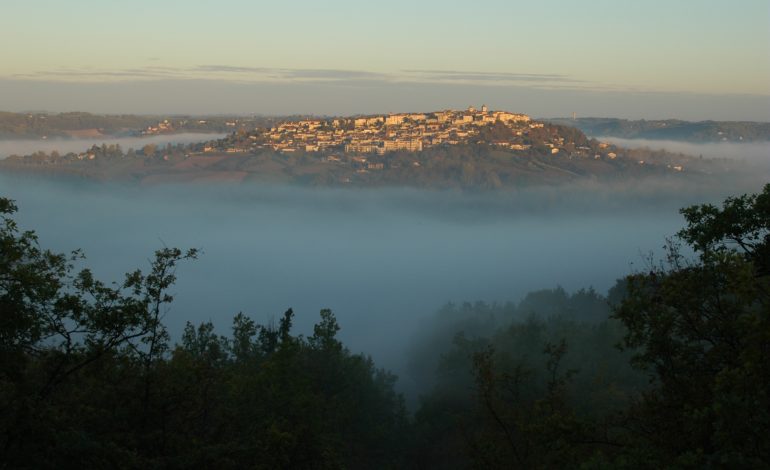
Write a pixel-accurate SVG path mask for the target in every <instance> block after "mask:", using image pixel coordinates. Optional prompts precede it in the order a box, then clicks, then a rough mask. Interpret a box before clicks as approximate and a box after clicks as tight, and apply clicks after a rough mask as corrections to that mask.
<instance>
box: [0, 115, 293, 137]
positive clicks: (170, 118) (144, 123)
mask: <svg viewBox="0 0 770 470" xmlns="http://www.w3.org/2000/svg"><path fill="white" fill-rule="evenodd" d="M277 119H278V118H268V117H259V116H256V117H243V116H179V115H146V116H145V115H141V116H140V115H134V114H120V115H118V114H91V113H84V112H70V113H42V112H35V113H9V112H0V139H52V138H59V139H60V138H99V137H125V136H140V135H158V134H173V133H180V132H204V133H221V132H232V131H235V130H237V129H241V128H249V129H253V128H254V127H255V126H264V125H269V124H270V123H271V122H273V121H275V120H277Z"/></svg>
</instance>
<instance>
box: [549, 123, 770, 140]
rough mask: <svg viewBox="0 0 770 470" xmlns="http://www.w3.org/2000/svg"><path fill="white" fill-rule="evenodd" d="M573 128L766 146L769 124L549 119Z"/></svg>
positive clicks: (627, 135) (595, 133)
mask: <svg viewBox="0 0 770 470" xmlns="http://www.w3.org/2000/svg"><path fill="white" fill-rule="evenodd" d="M548 121H549V122H552V123H555V124H562V125H564V126H573V127H576V128H578V129H580V130H581V131H583V132H585V133H586V134H588V135H591V136H602V137H622V138H625V139H658V140H684V141H689V142H722V141H729V142H766V141H768V140H770V123H767V122H749V121H698V122H691V121H681V120H678V119H665V120H644V119H641V120H628V119H617V118H578V119H574V120H573V119H567V118H561V119H549V120H548Z"/></svg>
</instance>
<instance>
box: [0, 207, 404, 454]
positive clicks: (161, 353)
mask: <svg viewBox="0 0 770 470" xmlns="http://www.w3.org/2000/svg"><path fill="white" fill-rule="evenodd" d="M15 210H16V206H15V205H14V204H13V202H11V201H9V200H6V199H0V211H1V212H2V214H3V219H2V221H3V225H2V227H0V311H1V312H2V316H0V322H1V323H0V347H1V348H2V354H1V355H0V360H1V361H2V364H1V365H2V367H1V368H0V446H2V449H3V451H2V455H3V464H4V466H7V467H13V468H16V467H33V468H54V467H61V466H73V467H75V466H77V467H87V468H107V467H109V468H116V467H117V468H139V467H141V468H145V467H212V466H214V467H217V468H227V467H230V468H243V467H254V468H286V467H291V468H340V467H355V468H370V467H377V468H387V467H398V466H400V465H398V462H399V461H398V458H399V456H401V455H403V452H402V451H401V450H400V446H402V442H403V439H404V437H405V436H406V433H405V432H404V428H405V425H406V415H405V410H404V406H403V400H402V398H401V396H400V395H398V394H397V393H395V391H394V389H393V385H394V383H395V376H393V375H391V374H389V373H388V372H386V371H383V370H379V369H376V368H375V367H374V364H373V362H372V360H371V359H370V358H368V357H365V356H362V355H356V354H352V353H350V352H349V351H348V350H347V349H346V348H344V347H343V346H342V344H341V343H340V342H339V341H338V340H337V339H336V333H337V331H338V330H339V326H338V324H337V322H336V320H335V318H334V315H333V314H332V312H331V311H330V310H323V311H321V319H320V321H319V323H318V324H317V325H316V327H315V329H314V334H313V335H312V336H310V337H308V338H305V337H303V336H301V335H300V336H295V335H293V334H292V333H291V326H292V319H293V312H292V310H288V311H287V312H286V313H285V315H284V316H283V318H282V319H281V320H280V322H279V326H278V327H277V328H274V327H271V326H262V325H257V324H256V323H255V322H253V321H252V320H251V319H249V318H248V317H246V316H245V315H242V314H239V315H237V316H236V317H235V319H234V322H233V333H232V336H231V337H230V338H227V337H223V336H218V335H216V334H215V332H214V327H213V325H212V324H210V323H204V324H202V325H199V326H198V327H194V326H193V325H190V324H188V326H187V327H186V328H185V330H184V333H183V335H182V338H181V343H180V344H178V345H176V346H174V347H171V346H170V344H169V343H170V338H169V334H168V332H167V330H166V328H165V326H164V324H163V318H164V315H165V314H166V313H167V310H168V308H167V307H168V304H169V303H170V302H171V301H172V300H173V298H172V296H171V295H170V294H169V293H168V289H169V288H170V287H171V286H172V285H173V283H174V282H175V280H176V275H175V268H176V267H177V265H178V263H180V262H181V261H184V260H188V259H194V258H195V257H196V256H197V252H196V251H195V250H190V251H187V252H182V251H180V250H178V249H174V248H165V249H163V250H160V251H158V252H157V253H156V255H155V258H154V260H153V261H152V263H151V265H150V270H149V272H148V273H147V274H144V273H142V272H141V271H134V272H131V273H129V274H127V275H126V277H125V280H124V281H123V283H121V284H119V285H106V284H104V283H102V282H101V281H98V280H96V279H95V278H94V276H93V275H92V273H91V272H90V271H89V270H87V269H83V270H80V271H75V269H74V265H75V263H76V262H78V261H79V260H80V259H81V255H80V253H77V252H76V253H73V254H71V255H61V254H55V253H52V252H50V251H47V250H43V249H41V248H39V246H38V243H37V238H36V236H35V234H34V233H32V232H19V230H18V228H17V226H16V224H15V222H14V221H13V220H12V219H11V215H12V214H13V212H14V211H15Z"/></svg>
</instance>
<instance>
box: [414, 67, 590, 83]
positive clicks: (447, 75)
mask: <svg viewBox="0 0 770 470" xmlns="http://www.w3.org/2000/svg"><path fill="white" fill-rule="evenodd" d="M403 72H404V73H405V74H408V75H410V76H413V77H421V78H423V79H425V80H436V81H464V82H535V83H543V82H560V83H565V82H569V83H582V82H583V81H582V80H577V79H574V78H572V77H569V76H567V75H561V74H542V73H513V72H473V71H460V70H403Z"/></svg>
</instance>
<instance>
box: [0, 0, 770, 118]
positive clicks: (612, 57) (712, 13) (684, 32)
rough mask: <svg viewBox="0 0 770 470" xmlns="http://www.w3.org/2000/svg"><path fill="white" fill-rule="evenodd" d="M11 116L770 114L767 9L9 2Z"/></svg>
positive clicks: (2, 19)
mask: <svg viewBox="0 0 770 470" xmlns="http://www.w3.org/2000/svg"><path fill="white" fill-rule="evenodd" d="M0 42H1V43H2V44H3V45H4V46H3V48H2V49H0V63H2V66H1V67H0V110H5V111H30V110H48V111H72V110H83V111H92V112H102V113H110V112H131V113H196V114H200V113H239V114H328V115H333V114H354V113H377V112H396V111H402V110H403V111H413V110H430V109H443V108H447V107H458V106H462V107H465V106H468V105H469V104H475V105H476V106H478V105H480V104H481V103H480V101H482V102H485V103H487V104H489V105H490V106H491V107H492V108H496V109H498V108H505V109H509V110H511V111H517V112H526V113H528V114H531V115H534V116H538V117H546V116H565V115H571V114H572V113H573V112H574V113H576V114H577V115H580V116H615V117H628V118H668V117H678V118H683V119H694V120H697V119H727V120H762V121H770V2H768V1H767V0H734V1H731V2H725V1H719V2H717V1H713V0H700V1H697V2H696V1H689V0H687V1H684V0H682V1H676V2H671V1H659V0H648V1H645V2H619V1H616V0H615V1H609V0H590V1H588V0H586V1H575V0H542V1H537V2H535V1H528V2H523V1H513V0H505V1H504V0H487V1H485V2H482V3H478V2H467V1H462V2H460V1H452V0H444V1H441V2H438V1H422V2H414V1H404V0H391V1H389V2H363V1H360V0H359V1H348V0H327V1H324V2H318V1H304V0H295V1H292V2H278V1H273V2H262V1H254V0H250V1H242V0H221V1H218V2H203V1H191V0H188V1H175V0H154V1H149V0H133V1H131V2H125V1H111V2H105V1H95V0H69V1H67V2H62V1H60V0H55V1H54V0H23V1H19V0H3V7H2V15H0Z"/></svg>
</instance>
